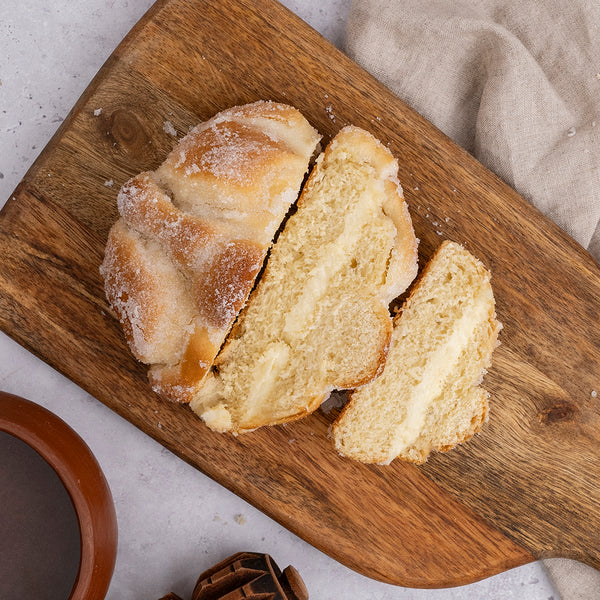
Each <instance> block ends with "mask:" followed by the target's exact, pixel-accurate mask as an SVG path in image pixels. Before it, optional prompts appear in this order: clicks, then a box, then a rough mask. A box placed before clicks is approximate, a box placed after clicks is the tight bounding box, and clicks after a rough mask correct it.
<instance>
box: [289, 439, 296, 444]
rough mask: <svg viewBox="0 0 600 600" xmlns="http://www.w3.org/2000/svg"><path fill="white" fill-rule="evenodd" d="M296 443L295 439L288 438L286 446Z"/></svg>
mask: <svg viewBox="0 0 600 600" xmlns="http://www.w3.org/2000/svg"><path fill="white" fill-rule="evenodd" d="M295 441H296V438H290V439H289V440H288V444H293V443H294V442H295Z"/></svg>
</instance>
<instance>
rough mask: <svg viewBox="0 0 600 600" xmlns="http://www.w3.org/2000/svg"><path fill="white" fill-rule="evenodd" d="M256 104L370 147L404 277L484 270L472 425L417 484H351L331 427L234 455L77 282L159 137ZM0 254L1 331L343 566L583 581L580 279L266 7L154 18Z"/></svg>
mask: <svg viewBox="0 0 600 600" xmlns="http://www.w3.org/2000/svg"><path fill="white" fill-rule="evenodd" d="M258 99H272V100H276V101H281V102H287V103H290V104H292V105H294V106H296V107H297V108H299V109H300V110H301V111H302V113H303V114H304V115H305V116H306V117H307V118H308V119H309V121H311V123H312V124H313V125H314V126H315V127H317V129H319V131H320V132H321V133H322V134H324V136H325V141H327V140H328V139H329V138H330V137H331V136H333V135H334V134H335V133H336V132H337V131H338V130H339V129H340V128H341V127H342V126H344V125H346V124H349V123H352V124H355V125H358V126H361V127H364V128H365V129H367V130H369V131H371V132H372V133H373V134H374V135H376V136H377V137H379V138H380V139H381V140H382V141H383V142H384V143H386V144H389V147H390V149H391V150H392V151H393V153H394V154H395V155H396V156H398V158H399V162H400V180H401V182H402V183H403V186H404V189H405V194H406V198H407V201H408V203H409V207H410V210H411V213H412V216H413V221H414V225H415V229H416V232H417V235H418V237H419V238H420V239H421V245H420V252H419V253H420V260H421V264H424V263H425V261H426V260H427V259H428V258H429V256H430V255H431V254H432V252H433V251H434V249H435V248H436V247H437V246H438V245H439V244H440V242H441V241H442V239H446V238H448V239H452V240H455V241H458V242H461V243H463V244H464V245H465V246H466V247H467V248H468V249H469V250H470V251H471V252H473V253H474V254H475V255H476V256H478V257H479V258H481V259H482V261H483V262H484V263H485V264H486V265H487V266H488V267H489V268H490V269H491V271H492V274H493V281H492V283H493V286H494V291H495V294H496V298H497V303H498V314H499V318H500V320H501V321H502V322H503V323H504V330H503V333H502V335H501V339H502V345H501V346H500V348H499V349H498V350H497V351H496V353H495V355H494V364H493V367H492V369H491V370H490V372H489V373H488V375H487V377H486V379H485V382H484V386H485V387H486V388H487V389H488V390H490V392H491V395H492V397H491V415H490V421H489V423H488V424H487V425H486V426H485V427H484V429H483V432H482V433H481V434H480V435H479V436H477V437H476V438H475V439H474V440H472V441H470V442H468V443H467V444H464V445H463V446H461V447H460V448H459V449H457V450H455V451H453V452H450V453H448V454H438V455H435V456H433V457H432V458H430V460H429V461H428V463H427V464H426V465H424V466H422V467H415V466H413V465H407V464H404V463H401V462H399V461H395V462H394V463H393V464H392V465H391V466H389V467H380V466H372V465H371V466H368V465H361V464H357V463H354V462H352V461H350V460H346V459H343V458H341V457H339V456H337V455H336V453H335V452H334V450H333V448H332V444H331V441H330V440H329V439H328V436H327V431H328V427H329V425H330V424H331V422H332V421H333V419H334V417H335V411H334V412H332V413H330V414H325V413H324V412H323V411H317V413H315V414H313V415H312V416H311V417H309V418H307V419H304V420H302V421H299V422H296V423H293V424H290V425H288V426H286V427H273V428H268V429H261V430H258V431H256V432H254V433H251V434H247V435H244V436H240V437H238V438H235V437H232V436H229V435H220V434H217V433H214V432H211V431H210V430H208V429H207V428H206V427H205V426H204V425H203V424H202V422H201V421H200V420H199V419H198V418H196V417H195V416H194V415H193V413H192V412H191V411H190V410H189V408H187V407H184V406H180V405H174V404H170V403H168V402H165V401H162V400H161V399H159V398H158V397H157V396H155V395H154V394H153V393H152V391H151V390H150V388H149V386H148V383H147V380H146V368H145V367H144V366H143V365H141V364H139V363H137V362H136V361H135V360H134V359H133V358H132V357H131V355H130V353H129V351H128V349H127V347H126V344H125V341H124V338H123V335H122V333H121V330H120V327H119V325H118V323H117V322H116V321H115V319H114V317H113V315H112V314H111V311H110V309H109V308H108V306H107V304H106V301H105V299H104V294H103V290H102V282H101V278H100V275H99V272H98V267H99V265H100V263H101V261H102V256H103V248H104V244H105V240H106V236H107V233H108V229H109V227H110V226H111V224H112V223H113V221H114V220H115V219H116V216H117V210H116V193H117V190H118V188H119V187H120V186H121V185H122V184H123V183H124V182H125V181H126V180H127V179H128V178H129V177H131V176H132V175H134V174H136V173H138V172H140V171H142V170H145V169H154V168H156V167H157V166H158V165H159V164H160V163H161V162H162V160H163V159H164V157H165V156H166V154H167V153H168V151H169V150H170V149H171V148H172V146H173V145H174V143H175V141H176V140H175V138H174V137H173V136H171V135H169V134H168V133H167V131H165V129H167V130H168V129H169V128H168V127H166V128H165V127H164V124H165V121H169V122H170V123H172V124H173V126H174V127H175V128H176V130H177V131H178V133H179V135H180V136H181V135H183V134H185V133H186V132H187V130H188V128H189V127H191V126H193V125H195V124H196V123H198V122H199V121H202V120H205V119H207V118H209V117H210V116H212V115H213V114H214V113H216V112H218V111H219V110H221V109H223V108H226V107H229V106H232V105H235V104H242V103H246V102H251V101H254V100H258ZM98 109H102V110H101V111H99V110H98ZM111 181H112V182H113V185H112V186H111V185H110V182H111ZM107 182H108V184H109V185H106V183H107ZM0 252H2V257H3V258H2V261H1V262H0V326H1V327H2V329H3V330H5V331H6V332H7V333H8V334H9V335H11V336H12V337H13V338H14V339H16V340H17V341H18V342H20V343H21V344H23V345H24V346H25V347H27V348H28V349H29V350H31V351H32V352H34V353H35V354H37V355H38V356H40V357H41V358H42V359H44V360H45V361H47V362H48V363H49V364H51V365H52V366H53V367H55V368H56V369H58V370H60V371H61V372H63V373H65V374H66V375H67V376H68V377H70V378H71V379H72V380H73V381H75V382H76V383H77V384H79V385H81V386H82V387H83V388H85V389H86V390H88V391H89V392H90V393H91V394H93V395H94V396H95V397H97V398H98V399H99V400H100V401H102V402H103V403H104V404H106V405H107V406H109V407H110V408H111V409H113V410H114V411H116V412H117V413H119V414H120V415H122V416H123V417H125V418H126V419H128V420H129V421H130V422H131V423H133V424H134V425H135V426H137V427H139V428H140V429H142V430H143V431H145V432H146V433H147V434H149V435H151V436H152V437H153V438H155V439H156V440H158V441H159V442H160V443H161V444H163V445H164V446H165V447H167V448H169V449H170V450H172V451H173V452H174V453H176V454H177V455H179V456H180V457H181V458H182V459H184V460H186V461H187V462H189V463H190V464H192V465H194V466H195V467H197V468H198V469H200V470H202V471H203V472H205V473H206V474H208V475H209V476H210V477H212V478H213V479H215V480H216V481H218V482H220V483H222V484H223V485H224V486H226V487H227V488H228V489H230V490H232V491H233V492H235V493H236V494H238V495H239V496H241V497H242V498H244V499H246V500H247V501H249V502H250V503H252V504H253V505H254V506H256V507H258V508H260V509H261V510H263V511H264V512H265V513H266V514H268V515H270V516H271V517H273V518H274V519H276V520H277V521H278V522H280V523H281V524H283V525H284V526H285V527H287V528H288V529H290V530H291V531H293V532H294V533H296V534H298V535H299V536H301V537H302V538H304V539H305V540H307V541H308V542H310V543H311V544H313V545H314V546H316V547H317V548H319V549H321V550H322V551H324V552H326V553H327V554H329V555H331V556H332V557H334V558H335V559H337V560H339V561H341V562H342V563H344V564H346V565H347V566H349V567H351V568H353V569H355V570H357V571H359V572H361V573H363V574H365V575H367V576H369V577H373V578H376V579H379V580H382V581H386V582H390V583H396V584H400V585H404V586H414V587H442V586H454V585H459V584H464V583H469V582H472V581H475V580H477V579H480V578H483V577H486V576H489V575H492V574H494V573H497V572H500V571H502V570H505V569H508V568H510V567H513V566H516V565H520V564H523V563H526V562H528V561H531V560H534V559H535V558H538V557H547V556H567V557H572V558H577V559H579V560H581V561H584V562H586V563H588V564H590V565H593V566H595V567H600V542H599V541H598V540H600V518H599V515H600V493H599V486H598V481H600V444H599V437H600V434H599V431H600V406H599V400H600V398H598V397H597V395H596V393H595V390H598V391H600V368H599V366H598V365H599V364H600V324H599V320H598V298H600V269H599V267H598V265H597V264H596V263H595V262H594V261H593V260H592V258H591V257H590V256H589V255H588V254H587V253H586V252H585V251H584V250H583V249H582V248H581V247H579V246H578V245H577V244H576V243H575V242H573V241H572V240H571V239H570V238H569V237H568V236H566V235H565V234H564V233H563V232H562V231H561V230H560V229H559V228H558V227H556V226H555V225H554V224H552V223H551V222H550V221H549V220H548V219H546V218H544V217H543V216H542V215H540V214H539V213H538V212H537V211H536V210H535V209H533V208H532V207H531V206H530V205H529V204H528V203H527V202H526V201H525V200H523V199H522V198H521V197H519V196H518V195H517V194H516V193H515V192H514V191H512V190H511V189H510V188H509V187H507V186H506V185H504V184H503V183H502V182H501V181H500V180H499V179H498V178H497V177H495V176H494V175H492V174H491V173H490V172H489V171H487V170H486V169H485V168H484V167H482V166H481V165H480V164H479V163H478V162H477V161H475V160H474V159H473V158H472V157H471V156H469V155H468V154H467V153H466V152H464V151H462V150H461V149H460V148H458V147H457V146H455V145H454V144H453V143H452V142H451V141H449V140H448V139H447V138H446V137H444V136H443V135H442V134H441V133H440V132H439V131H437V130H436V129H435V128H434V127H433V126H432V125H431V124H429V123H428V122H427V121H425V120H424V119H423V118H421V117H420V116H419V115H417V114H416V113H415V112H413V111H412V110H410V109H409V108H408V107H407V106H406V105H405V104H403V103H402V102H401V101H400V100H399V99H398V98H396V97H395V96H393V95H392V94H391V93H390V92H389V91H388V90H386V89H385V88H384V87H383V86H382V85H381V84H379V83H378V82H377V81H376V80H375V79H373V78H372V77H370V76H369V75H368V74H366V73H365V72H364V71H363V70H362V69H360V68H359V67H358V66H357V65H355V64H354V63H353V62H352V61H350V60H349V59H348V58H347V57H346V56H344V55H343V54H342V53H341V52H339V51H338V50H336V49H335V48H334V47H333V46H331V45H330V44H329V43H328V42H327V41H326V40H324V39H323V38H322V37H320V36H319V35H318V34H317V33H316V32H314V31H313V30H311V29H310V28H309V27H308V26H307V25H305V24H304V23H303V22H302V21H300V20H299V19H298V18H297V17H295V16H294V15H292V14H291V13H290V12H289V11H287V10H286V9H285V8H283V7H282V6H280V5H279V4H277V3H275V2H273V1H272V0H204V1H200V0H198V1H195V2H189V1H187V0H163V1H162V2H159V3H157V4H156V5H155V6H154V7H153V8H152V9H151V10H150V11H149V13H148V14H147V15H146V16H145V17H144V19H143V20H142V21H141V22H140V23H139V24H138V25H137V26H136V27H135V28H134V29H133V30H132V32H131V33H130V34H129V35H128V37H127V38H126V39H125V40H124V42H123V43H122V44H121V45H120V46H119V47H118V49H117V50H116V52H115V53H114V54H113V56H111V58H110V59H109V60H108V61H107V63H106V65H105V66H104V67H103V68H102V70H101V71H100V72H99V74H98V75H97V76H96V78H95V79H94V80H93V82H92V83H91V85H90V87H89V88H88V90H87V91H86V92H85V94H84V95H83V96H82V98H81V99H80V100H79V102H78V103H77V105H76V106H75V107H74V109H73V110H72V112H71V113H70V115H69V117H68V118H67V119H66V120H65V122H64V123H63V124H62V126H61V128H60V129H59V131H58V132H57V134H56V135H55V136H54V138H53V139H52V141H51V142H50V144H49V145H48V146H47V147H46V149H45V150H44V151H43V153H42V154H41V155H40V157H39V158H38V160H37V161H36V163H35V164H34V165H33V167H32V168H31V170H30V171H29V172H28V174H27V175H26V177H25V178H24V180H23V182H21V184H20V185H19V187H18V188H17V189H16V190H15V192H14V194H13V196H12V197H11V198H10V199H9V201H8V202H7V204H6V205H5V207H4V209H3V211H2V213H1V215H0Z"/></svg>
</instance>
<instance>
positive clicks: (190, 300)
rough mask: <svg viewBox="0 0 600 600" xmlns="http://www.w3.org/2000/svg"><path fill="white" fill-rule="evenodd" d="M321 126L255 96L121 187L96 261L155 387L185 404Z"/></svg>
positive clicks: (291, 195)
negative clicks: (115, 217) (99, 261)
mask: <svg viewBox="0 0 600 600" xmlns="http://www.w3.org/2000/svg"><path fill="white" fill-rule="evenodd" d="M319 140H320V136H319V134H318V133H317V132H316V130H315V129H314V128H313V127H312V126H311V125H310V124H309V123H308V121H307V120H306V119H305V118H304V117H303V116H302V115H301V114H300V112H298V111H297V110H296V109H295V108H293V107H291V106H287V105H285V104H278V103H275V102H263V101H260V102H255V103H253V104H247V105H244V106H238V107H234V108H230V109H228V110H225V111H222V112H220V113H219V114H217V115H215V116H214V117H213V118H212V119H210V120H209V121H206V122H205V123H202V124H200V125H198V126H197V127H195V128H194V129H193V130H192V131H191V132H190V133H189V134H188V135H187V136H185V137H184V138H183V139H181V141H180V142H179V143H178V145H177V146H176V147H175V148H174V150H173V151H172V152H171V153H170V154H169V156H168V157H167V158H166V160H165V161H164V163H163V164H162V165H161V166H160V167H159V168H158V169H157V170H156V171H153V172H145V173H141V174H139V175H137V176H136V177H134V178H133V179H131V180H130V181H128V182H127V183H126V184H125V185H124V186H123V187H122V188H121V190H120V192H119V196H118V208H119V213H120V215H121V218H120V219H119V221H118V222H117V223H116V224H115V225H114V226H113V228H112V229H111V231H110V233H109V236H108V242H107V246H106V252H105V257H104V262H103V264H102V267H101V269H100V271H101V273H102V275H103V277H104V282H105V292H106V296H107V298H108V301H109V303H110V305H111V307H112V308H113V309H114V311H115V312H116V314H117V317H118V318H119V320H120V321H121V324H122V326H123V329H124V332H125V335H126V338H127V341H128V343H129V346H130V348H131V350H132V352H133V354H134V355H135V356H136V358H138V359H139V360H140V361H142V362H144V363H147V364H149V365H151V368H150V372H149V376H150V381H151V384H152V387H153V389H154V390H155V391H156V392H158V393H159V394H160V395H162V396H164V397H166V398H168V399H171V400H175V401H179V402H189V401H190V400H191V399H192V397H193V396H194V394H195V393H196V391H197V390H198V388H199V387H200V385H201V384H202V380H203V379H204V377H205V375H206V374H207V372H208V370H209V369H210V366H211V365H212V363H213V360H214V358H215V356H216V355H217V353H218V351H219V349H220V348H221V346H222V344H223V342H224V340H225V337H226V335H227V333H228V332H229V330H230V329H231V326H232V325H233V322H234V321H235V318H236V316H237V314H238V313H239V311H240V309H241V308H242V306H243V305H244V303H245V302H246V299H247V297H248V295H249V293H250V291H251V290H252V288H253V286H254V282H255V279H256V276H257V275H258V273H259V271H260V269H261V267H262V264H263V260H264V258H265V256H266V254H267V251H268V249H269V248H270V246H271V244H272V240H273V237H274V235H275V233H276V232H277V230H278V229H279V227H280V226H281V222H282V220H283V219H284V217H285V215H286V213H287V211H288V210H289V207H290V205H291V204H292V203H293V202H295V201H296V199H297V197H298V194H299V193H300V187H301V185H302V182H303V179H304V176H305V174H306V172H307V170H308V166H309V161H310V159H311V157H312V156H313V154H314V153H315V151H316V148H317V145H318V143H319Z"/></svg>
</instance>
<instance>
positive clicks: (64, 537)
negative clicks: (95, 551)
mask: <svg viewBox="0 0 600 600" xmlns="http://www.w3.org/2000/svg"><path fill="white" fill-rule="evenodd" d="M80 553H81V546H80V540H79V525H78V523H77V516H76V514H75V509H74V507H73V503H72V502H71V498H70V497H69V494H68V492H67V490H66V488H65V487H64V485H63V484H62V482H61V480H60V479H59V477H58V475H57V474H56V472H55V471H54V469H53V468H52V467H51V466H50V465H49V464H48V463H47V462H46V461H45V460H44V459H43V458H42V457H41V456H40V455H39V454H38V453H37V452H36V451H35V450H33V448H31V447H30V446H28V445H27V444H26V443H25V442H23V441H21V440H20V439H18V438H16V437H15V436H13V435H10V434H8V433H6V432H4V431H0V598H1V599H2V600H13V599H14V600H23V599H25V598H32V599H34V598H35V600H67V598H68V597H69V595H70V593H71V590H72V588H73V584H74V583H75V578H76V577H77V572H78V570H79V559H80Z"/></svg>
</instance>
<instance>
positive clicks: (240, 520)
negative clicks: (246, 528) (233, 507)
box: [235, 514, 247, 525]
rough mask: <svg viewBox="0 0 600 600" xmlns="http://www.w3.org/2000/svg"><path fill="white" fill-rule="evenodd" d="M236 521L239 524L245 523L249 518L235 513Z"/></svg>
mask: <svg viewBox="0 0 600 600" xmlns="http://www.w3.org/2000/svg"><path fill="white" fill-rule="evenodd" d="M235 522H236V523H237V524H238V525H245V524H246V523H247V519H246V517H245V516H244V515H242V514H240V515H235Z"/></svg>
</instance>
